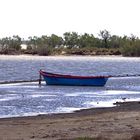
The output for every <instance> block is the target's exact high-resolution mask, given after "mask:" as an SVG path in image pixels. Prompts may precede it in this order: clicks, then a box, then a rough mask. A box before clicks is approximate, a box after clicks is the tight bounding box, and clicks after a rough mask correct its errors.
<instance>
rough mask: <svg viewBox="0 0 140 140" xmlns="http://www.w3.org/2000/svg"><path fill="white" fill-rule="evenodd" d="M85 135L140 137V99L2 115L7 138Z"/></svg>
mask: <svg viewBox="0 0 140 140" xmlns="http://www.w3.org/2000/svg"><path fill="white" fill-rule="evenodd" d="M84 137H88V138H95V140H96V138H100V139H101V140H106V139H107V140H118V139H119V140H135V139H134V137H138V138H140V101H133V102H118V103H116V106H115V107H110V108H91V109H83V110H80V111H75V112H74V113H60V114H47V115H38V116H29V117H14V118H1V119H0V139H4V140H23V139H24V140H30V139H34V140H62V139H63V140H76V138H84ZM136 140H137V139H136Z"/></svg>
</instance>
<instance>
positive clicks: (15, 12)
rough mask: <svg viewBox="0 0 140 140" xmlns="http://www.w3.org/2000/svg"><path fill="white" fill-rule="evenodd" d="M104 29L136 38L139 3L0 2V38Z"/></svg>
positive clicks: (120, 0)
mask: <svg viewBox="0 0 140 140" xmlns="http://www.w3.org/2000/svg"><path fill="white" fill-rule="evenodd" d="M104 29H106V30H108V31H109V32H110V33H111V34H112V35H113V34H116V35H120V36H123V35H128V36H129V35H131V34H134V35H136V36H138V37H140V0H0V37H5V36H12V35H19V36H20V37H24V38H26V37H29V36H34V35H35V36H41V35H50V34H53V33H54V34H57V35H61V36H62V35H63V33H65V32H69V31H75V32H78V33H79V34H83V33H85V32H86V33H90V34H94V35H95V36H96V35H98V33H99V32H100V30H104Z"/></svg>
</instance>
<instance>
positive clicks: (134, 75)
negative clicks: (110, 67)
mask: <svg viewBox="0 0 140 140" xmlns="http://www.w3.org/2000/svg"><path fill="white" fill-rule="evenodd" d="M139 76H140V74H125V75H109V77H111V78H113V77H139Z"/></svg>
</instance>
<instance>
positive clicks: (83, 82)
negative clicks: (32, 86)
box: [39, 70, 109, 86]
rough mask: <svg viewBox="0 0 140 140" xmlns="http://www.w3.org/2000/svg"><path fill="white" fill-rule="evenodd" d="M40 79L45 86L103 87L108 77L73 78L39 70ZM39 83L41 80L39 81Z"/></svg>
mask: <svg viewBox="0 0 140 140" xmlns="http://www.w3.org/2000/svg"><path fill="white" fill-rule="evenodd" d="M39 73H40V79H41V76H43V78H44V80H45V82H46V84H47V85H66V86H104V85H105V84H106V82H107V80H108V78H109V76H73V75H62V74H54V73H49V72H45V71H42V70H40V71H39ZM40 83H41V80H40Z"/></svg>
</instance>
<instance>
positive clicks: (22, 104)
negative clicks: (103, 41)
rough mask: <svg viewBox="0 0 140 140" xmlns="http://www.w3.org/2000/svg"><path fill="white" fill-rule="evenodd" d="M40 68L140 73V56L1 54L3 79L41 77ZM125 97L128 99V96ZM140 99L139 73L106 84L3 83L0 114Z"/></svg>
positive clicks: (86, 72) (68, 109) (77, 72)
mask: <svg viewBox="0 0 140 140" xmlns="http://www.w3.org/2000/svg"><path fill="white" fill-rule="evenodd" d="M39 69H45V70H48V71H50V72H57V73H65V74H75V75H124V74H140V59H139V58H123V57H85V56H84V57H78V56H75V57H39V56H0V75H1V76H0V81H1V82H3V81H16V80H33V79H38V75H39V74H38V71H39ZM125 98H126V99H125ZM123 99H125V100H126V101H131V100H140V77H122V78H120V77H119V78H115V77H114V78H110V79H109V80H108V82H107V84H106V85H105V87H82V86H81V87H77V86H46V85H45V83H42V86H41V87H39V86H38V83H37V82H32V83H31V82H28V83H17V84H1V85H0V106H1V108H0V117H1V118H2V117H11V116H12V117H14V116H29V115H37V114H46V113H47V114H48V113H62V112H71V111H74V110H79V109H83V108H91V107H110V106H113V103H115V102H116V101H124V100H123Z"/></svg>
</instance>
